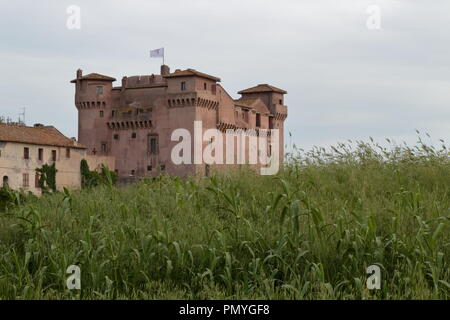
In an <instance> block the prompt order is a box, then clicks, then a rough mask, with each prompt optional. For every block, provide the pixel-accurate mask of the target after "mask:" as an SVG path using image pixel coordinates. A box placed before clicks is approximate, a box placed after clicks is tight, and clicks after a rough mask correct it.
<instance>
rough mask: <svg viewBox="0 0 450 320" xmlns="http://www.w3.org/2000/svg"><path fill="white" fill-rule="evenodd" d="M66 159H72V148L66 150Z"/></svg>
mask: <svg viewBox="0 0 450 320" xmlns="http://www.w3.org/2000/svg"><path fill="white" fill-rule="evenodd" d="M66 158H70V148H66Z"/></svg>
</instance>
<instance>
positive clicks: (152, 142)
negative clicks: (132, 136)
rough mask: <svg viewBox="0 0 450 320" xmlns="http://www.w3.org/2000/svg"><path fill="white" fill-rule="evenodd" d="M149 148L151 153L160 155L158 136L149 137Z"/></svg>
mask: <svg viewBox="0 0 450 320" xmlns="http://www.w3.org/2000/svg"><path fill="white" fill-rule="evenodd" d="M148 143H149V145H148V147H149V150H148V151H149V152H150V153H153V154H156V153H158V136H155V135H149V136H148Z"/></svg>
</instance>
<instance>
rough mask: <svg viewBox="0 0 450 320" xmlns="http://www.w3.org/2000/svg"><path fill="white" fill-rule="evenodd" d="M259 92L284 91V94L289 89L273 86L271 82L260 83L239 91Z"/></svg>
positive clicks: (240, 92)
mask: <svg viewBox="0 0 450 320" xmlns="http://www.w3.org/2000/svg"><path fill="white" fill-rule="evenodd" d="M259 92H277V93H282V94H286V93H287V91H284V90H283V89H280V88H277V87H274V86H271V85H269V84H265V83H264V84H258V85H257V86H256V87H252V88H248V89H245V90H241V91H239V92H238V93H239V94H242V93H259Z"/></svg>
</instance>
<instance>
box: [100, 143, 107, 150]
mask: <svg viewBox="0 0 450 320" xmlns="http://www.w3.org/2000/svg"><path fill="white" fill-rule="evenodd" d="M100 150H101V152H104V153H106V152H108V144H107V143H106V142H102V144H101V146H100Z"/></svg>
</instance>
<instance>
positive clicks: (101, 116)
mask: <svg viewBox="0 0 450 320" xmlns="http://www.w3.org/2000/svg"><path fill="white" fill-rule="evenodd" d="M100 118H103V110H100Z"/></svg>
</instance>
